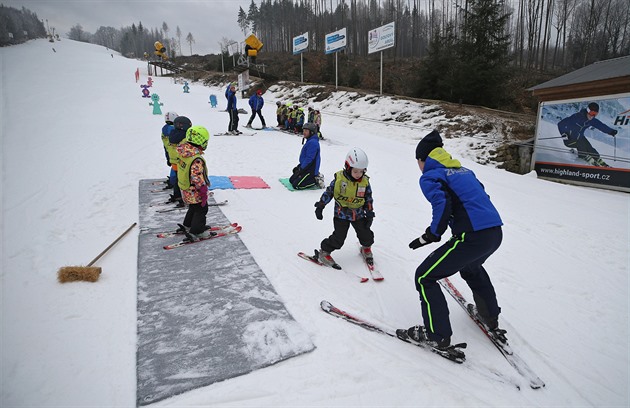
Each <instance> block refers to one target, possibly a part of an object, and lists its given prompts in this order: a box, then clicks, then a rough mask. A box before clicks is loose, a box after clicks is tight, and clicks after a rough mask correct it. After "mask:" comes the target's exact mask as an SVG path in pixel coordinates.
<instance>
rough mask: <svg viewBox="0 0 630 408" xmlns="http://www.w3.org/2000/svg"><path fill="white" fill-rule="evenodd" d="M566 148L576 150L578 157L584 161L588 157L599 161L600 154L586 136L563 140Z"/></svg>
mask: <svg viewBox="0 0 630 408" xmlns="http://www.w3.org/2000/svg"><path fill="white" fill-rule="evenodd" d="M563 143H564V145H565V146H566V147H570V148H572V149H576V150H577V153H578V157H579V158H581V159H584V158H585V157H586V156H587V155H589V156H592V157H593V158H595V159H599V152H598V151H597V150H595V148H594V147H593V146H592V145H591V142H589V141H588V139H587V138H586V137H584V136H579V137H578V138H577V139H574V140H571V138H570V137H569V140H563Z"/></svg>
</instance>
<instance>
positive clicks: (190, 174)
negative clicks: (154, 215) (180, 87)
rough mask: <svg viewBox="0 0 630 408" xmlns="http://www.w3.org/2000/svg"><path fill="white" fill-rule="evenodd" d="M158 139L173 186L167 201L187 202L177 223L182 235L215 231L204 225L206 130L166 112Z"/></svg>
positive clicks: (200, 236)
mask: <svg viewBox="0 0 630 408" xmlns="http://www.w3.org/2000/svg"><path fill="white" fill-rule="evenodd" d="M164 121H165V122H166V123H165V125H164V126H163V127H162V143H163V144H164V153H165V155H166V164H167V165H168V166H169V167H170V168H171V171H170V174H169V178H168V186H167V187H166V188H167V189H168V188H172V189H173V194H172V195H171V197H170V200H169V201H171V202H173V203H176V205H177V206H179V207H184V206H186V205H187V206H188V211H187V212H186V215H185V216H184V221H183V223H182V224H181V225H182V226H183V227H184V230H185V232H186V233H187V234H188V236H187V238H186V239H191V238H189V237H192V239H195V240H198V239H204V238H208V237H210V236H212V235H213V234H215V233H214V232H211V231H210V230H209V229H208V227H207V226H206V214H207V213H208V189H209V187H210V180H209V179H208V167H207V165H206V161H205V159H204V157H203V154H204V151H205V150H206V148H207V147H208V139H209V138H210V134H209V133H208V130H207V129H206V128H205V127H203V126H193V125H192V122H191V121H190V119H188V118H187V117H186V116H179V115H177V113H175V112H168V113H167V114H166V115H165V116H164Z"/></svg>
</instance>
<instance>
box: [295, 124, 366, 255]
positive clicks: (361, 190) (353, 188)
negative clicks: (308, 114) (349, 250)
mask: <svg viewBox="0 0 630 408" xmlns="http://www.w3.org/2000/svg"><path fill="white" fill-rule="evenodd" d="M307 125H310V126H314V124H307ZM307 125H304V126H307ZM367 166H368V158H367V155H366V154H365V152H364V151H363V150H361V149H359V148H357V147H354V148H352V149H351V150H350V151H349V152H348V154H347V155H346V161H345V164H344V168H343V170H340V171H338V172H337V173H335V176H334V177H333V180H332V182H331V183H330V185H329V186H328V187H327V188H326V191H324V193H323V194H322V196H321V198H320V199H319V201H318V202H316V203H315V216H316V217H317V219H318V220H322V219H323V218H324V216H323V211H324V207H326V204H328V203H329V202H330V201H331V200H333V199H334V200H335V211H334V214H333V225H334V231H333V233H332V234H331V235H330V236H329V237H328V238H325V239H324V240H323V241H322V242H321V246H320V248H321V249H320V251H319V261H320V262H321V263H323V264H325V265H334V264H335V261H334V260H333V258H332V256H331V255H330V254H331V252H333V251H335V250H337V249H341V247H342V246H343V244H344V242H345V240H346V237H347V235H348V230H349V228H350V225H352V228H354V230H355V232H356V234H357V238H358V239H359V243H360V244H361V254H362V255H363V256H364V258H366V261H367V262H369V263H372V262H373V259H372V244H373V243H374V233H373V232H372V230H371V226H372V221H373V220H374V216H375V214H374V208H373V205H372V204H373V199H372V186H371V185H370V178H369V177H368V175H367V174H366V171H367Z"/></svg>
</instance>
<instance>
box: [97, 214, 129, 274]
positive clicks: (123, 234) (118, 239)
mask: <svg viewBox="0 0 630 408" xmlns="http://www.w3.org/2000/svg"><path fill="white" fill-rule="evenodd" d="M135 226H136V223H135V222H134V223H133V224H131V227H129V228H127V231H125V232H123V233H122V234H121V235H120V236H119V237H118V238H116V241H114V242H112V243H111V244H109V246H108V247H107V248H105V249H104V250H103V252H101V253H100V254H98V256H97V257H96V258H94V259H93V260H92V262H90V263H89V264H88V266H92V264H93V263H94V262H96V261H98V260H99V258H100V257H101V256H103V255H105V252H107V251H109V250H110V249H111V247H113V246H114V245H116V242H118V241H120V240H121V239H122V237H124V236H125V235H127V233H128V232H129V231H131V229H132V228H133V227H135Z"/></svg>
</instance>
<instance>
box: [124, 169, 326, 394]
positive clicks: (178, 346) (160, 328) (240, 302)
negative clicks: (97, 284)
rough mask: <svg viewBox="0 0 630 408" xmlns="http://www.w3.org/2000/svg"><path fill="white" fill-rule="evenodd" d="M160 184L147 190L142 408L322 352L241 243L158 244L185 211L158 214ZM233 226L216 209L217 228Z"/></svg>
mask: <svg viewBox="0 0 630 408" xmlns="http://www.w3.org/2000/svg"><path fill="white" fill-rule="evenodd" d="M157 182H158V180H141V181H140V214H139V223H140V234H139V237H138V351H137V376H138V384H137V394H136V402H137V405H147V404H151V403H153V402H156V401H159V400H162V399H165V398H168V397H171V396H174V395H177V394H181V393H183V392H186V391H189V390H192V389H195V388H198V387H202V386H206V385H209V384H212V383H215V382H217V381H222V380H225V379H228V378H232V377H236V376H239V375H242V374H246V373H249V372H251V371H253V370H256V369H259V368H262V367H266V366H269V365H271V364H274V363H277V362H279V361H282V360H285V359H288V358H290V357H294V356H297V355H299V354H302V353H305V352H308V351H311V350H313V349H314V348H315V346H314V345H313V343H312V341H311V339H310V337H309V336H308V334H307V333H306V332H305V331H304V329H303V328H302V327H301V326H300V325H299V324H298V323H297V322H296V321H295V320H294V319H293V317H291V315H290V314H289V312H288V311H287V310H286V308H285V307H284V305H283V303H282V300H281V299H280V298H279V296H278V294H277V293H276V292H275V290H274V288H273V286H271V284H270V282H269V280H268V279H267V277H266V276H265V274H264V273H263V272H262V270H261V269H260V267H259V266H258V265H257V264H256V261H255V260H254V258H253V257H252V255H251V254H250V253H249V251H248V250H247V248H246V247H245V245H244V244H243V242H242V241H241V240H240V238H239V236H238V234H234V235H230V236H228V237H221V238H217V239H212V240H208V241H204V242H200V243H196V244H192V245H186V246H183V247H180V248H175V249H172V250H164V249H162V247H163V246H164V245H167V244H170V243H174V242H177V241H179V240H181V239H182V238H181V237H179V236H176V237H171V238H157V236H156V234H157V233H158V232H162V231H166V230H171V229H175V228H176V227H177V223H181V222H182V221H183V219H184V215H185V211H186V210H176V211H172V212H165V213H159V212H157V211H156V210H158V209H164V208H167V207H164V206H156V204H158V203H161V202H164V201H166V200H167V199H168V192H167V191H164V192H159V191H158V192H156V191H155V190H159V189H161V188H162V187H163V186H164V185H163V184H154V183H157ZM210 202H214V200H213V199H212V198H211V199H210ZM228 205H229V204H228ZM230 222H238V220H231V221H230V220H228V219H227V218H226V217H225V215H223V213H222V212H221V209H220V207H209V211H208V216H207V223H208V224H209V225H226V224H229V223H230ZM243 228H247V226H244V227H243Z"/></svg>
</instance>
